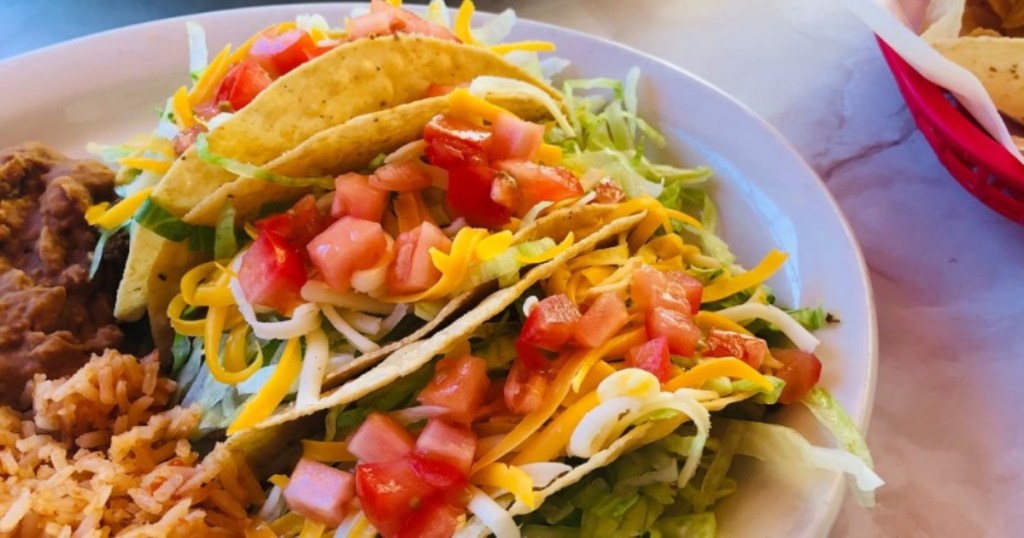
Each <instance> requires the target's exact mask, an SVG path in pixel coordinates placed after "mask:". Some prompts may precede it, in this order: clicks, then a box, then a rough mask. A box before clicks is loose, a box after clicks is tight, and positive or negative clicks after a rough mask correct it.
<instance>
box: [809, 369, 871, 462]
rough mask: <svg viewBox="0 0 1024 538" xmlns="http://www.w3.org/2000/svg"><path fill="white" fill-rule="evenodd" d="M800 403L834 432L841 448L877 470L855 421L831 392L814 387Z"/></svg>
mask: <svg viewBox="0 0 1024 538" xmlns="http://www.w3.org/2000/svg"><path fill="white" fill-rule="evenodd" d="M800 403H802V404H804V405H805V406H807V408H808V409H810V410H811V413H812V414H814V417H815V418H817V419H818V422H820V423H821V424H822V425H823V426H825V427H826V428H827V429H828V430H829V431H830V432H832V435H833V436H835V438H836V441H838V442H839V446H840V447H842V448H843V449H845V450H846V451H847V452H850V453H851V454H853V455H855V456H857V457H858V458H860V459H862V460H864V463H866V464H867V465H868V467H871V468H872V469H874V468H875V462H874V460H873V459H872V458H871V451H870V450H868V444H867V442H866V441H865V440H864V436H863V435H861V434H860V430H858V429H857V425H856V424H854V423H853V419H852V418H850V415H848V414H847V413H846V410H844V409H843V406H841V405H839V402H837V401H836V399H835V398H833V397H832V394H831V393H829V391H827V390H825V389H824V388H822V387H814V388H813V389H811V391H810V392H808V393H807V395H806V396H804V397H803V399H802V400H801V401H800Z"/></svg>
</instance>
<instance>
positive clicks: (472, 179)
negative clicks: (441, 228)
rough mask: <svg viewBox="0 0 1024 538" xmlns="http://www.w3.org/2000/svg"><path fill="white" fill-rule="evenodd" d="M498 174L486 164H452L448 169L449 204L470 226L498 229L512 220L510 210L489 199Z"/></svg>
mask: <svg viewBox="0 0 1024 538" xmlns="http://www.w3.org/2000/svg"><path fill="white" fill-rule="evenodd" d="M497 174H498V172H497V171H496V170H494V169H492V168H490V167H488V166H486V165H483V164H477V165H455V166H452V167H451V168H449V169H448V192H447V200H448V205H449V206H450V207H451V209H452V211H453V212H454V213H455V214H456V215H458V216H460V217H463V218H465V219H466V222H467V223H469V225H470V226H482V227H485V228H491V229H495V228H500V227H501V226H502V225H504V224H507V223H508V222H509V221H510V220H511V219H512V211H511V210H510V208H508V207H505V206H503V205H502V204H500V203H498V202H496V201H495V200H494V199H492V198H491V192H492V191H493V188H494V182H495V176H496V175H497Z"/></svg>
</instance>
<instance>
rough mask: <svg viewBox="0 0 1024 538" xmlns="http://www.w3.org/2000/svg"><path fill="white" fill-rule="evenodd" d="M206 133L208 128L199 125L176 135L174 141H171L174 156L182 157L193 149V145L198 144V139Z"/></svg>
mask: <svg viewBox="0 0 1024 538" xmlns="http://www.w3.org/2000/svg"><path fill="white" fill-rule="evenodd" d="M205 132H206V126H205V125H203V124H201V123H199V124H196V125H194V126H192V127H190V128H188V129H185V130H184V131H181V132H179V133H178V134H176V135H174V140H172V141H171V144H172V145H173V146H174V154H175V155H177V156H179V157H180V156H181V154H182V153H185V152H186V151H188V148H190V147H192V144H195V143H196V138H198V137H199V135H200V134H202V133H205Z"/></svg>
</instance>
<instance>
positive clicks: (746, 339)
mask: <svg viewBox="0 0 1024 538" xmlns="http://www.w3.org/2000/svg"><path fill="white" fill-rule="evenodd" d="M705 341H706V343H707V345H708V349H707V350H705V351H704V352H703V355H704V356H705V357H736V358H737V359H740V360H742V361H743V362H745V363H747V364H749V365H750V366H752V367H754V368H755V369H758V368H761V363H762V362H764V356H765V354H766V353H768V344H767V343H766V342H765V341H764V340H762V339H760V338H757V337H754V336H747V335H744V334H739V333H734V332H730V331H720V330H718V329H711V332H709V333H708V337H707V339H706V340H705Z"/></svg>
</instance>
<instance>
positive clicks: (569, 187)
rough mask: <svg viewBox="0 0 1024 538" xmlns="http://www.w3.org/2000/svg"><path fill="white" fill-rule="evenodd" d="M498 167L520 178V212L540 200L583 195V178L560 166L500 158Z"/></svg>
mask: <svg viewBox="0 0 1024 538" xmlns="http://www.w3.org/2000/svg"><path fill="white" fill-rule="evenodd" d="M494 166H495V167H496V168H497V169H498V170H501V171H503V172H506V173H508V174H510V175H511V176H512V177H514V178H516V183H517V184H518V185H519V194H520V196H521V197H522V202H521V204H520V206H519V210H520V212H526V211H529V209H530V208H531V207H533V206H534V205H536V204H537V202H543V201H551V202H557V201H559V200H565V199H566V198H575V197H577V196H582V195H583V186H582V185H580V180H579V179H578V178H577V177H576V176H575V175H573V173H572V172H570V171H568V170H566V169H565V168H562V167H560V166H549V165H546V164H537V163H534V162H530V161H517V160H507V161H498V162H496V163H494Z"/></svg>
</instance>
